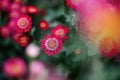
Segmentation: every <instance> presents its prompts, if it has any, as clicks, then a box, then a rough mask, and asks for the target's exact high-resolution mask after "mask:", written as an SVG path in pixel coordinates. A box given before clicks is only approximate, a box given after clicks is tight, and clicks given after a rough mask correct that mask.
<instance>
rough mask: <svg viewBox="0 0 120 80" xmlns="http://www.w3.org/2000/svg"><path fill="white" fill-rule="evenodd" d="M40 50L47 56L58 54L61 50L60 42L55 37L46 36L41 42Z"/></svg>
mask: <svg viewBox="0 0 120 80" xmlns="http://www.w3.org/2000/svg"><path fill="white" fill-rule="evenodd" d="M41 48H42V49H43V50H44V51H45V53H46V54H48V55H55V54H58V53H59V52H60V51H61V50H62V41H61V39H59V37H57V36H55V35H46V37H45V39H44V40H41Z"/></svg>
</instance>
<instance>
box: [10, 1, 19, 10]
mask: <svg viewBox="0 0 120 80" xmlns="http://www.w3.org/2000/svg"><path fill="white" fill-rule="evenodd" d="M20 8H21V5H20V4H19V3H16V2H14V3H12V4H11V5H10V10H20Z"/></svg>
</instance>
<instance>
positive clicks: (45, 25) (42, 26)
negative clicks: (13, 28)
mask: <svg viewBox="0 0 120 80" xmlns="http://www.w3.org/2000/svg"><path fill="white" fill-rule="evenodd" d="M48 27H49V24H48V22H47V21H46V20H41V21H40V22H39V28H40V29H41V30H47V29H48Z"/></svg>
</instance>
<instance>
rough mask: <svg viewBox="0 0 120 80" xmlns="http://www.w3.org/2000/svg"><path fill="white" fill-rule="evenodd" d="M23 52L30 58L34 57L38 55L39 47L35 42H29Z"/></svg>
mask: <svg viewBox="0 0 120 80" xmlns="http://www.w3.org/2000/svg"><path fill="white" fill-rule="evenodd" d="M25 52H26V54H27V56H29V57H30V58H36V57H37V56H38V55H39V52H40V48H39V47H38V46H37V45H35V44H29V45H28V46H27V48H26V50H25Z"/></svg>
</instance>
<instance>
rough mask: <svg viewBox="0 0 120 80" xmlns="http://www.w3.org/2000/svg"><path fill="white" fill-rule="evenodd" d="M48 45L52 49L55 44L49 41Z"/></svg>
mask: <svg viewBox="0 0 120 80" xmlns="http://www.w3.org/2000/svg"><path fill="white" fill-rule="evenodd" d="M48 45H49V47H50V48H53V47H54V46H55V42H54V41H52V40H51V41H49V43H48Z"/></svg>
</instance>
